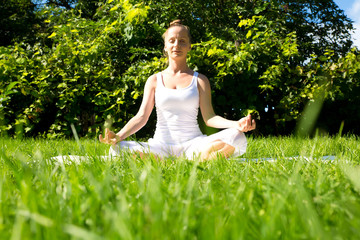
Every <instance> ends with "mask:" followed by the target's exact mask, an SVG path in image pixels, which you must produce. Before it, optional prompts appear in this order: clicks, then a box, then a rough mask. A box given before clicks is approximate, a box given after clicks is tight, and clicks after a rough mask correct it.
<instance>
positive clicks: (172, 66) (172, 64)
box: [166, 58, 191, 74]
mask: <svg viewBox="0 0 360 240" xmlns="http://www.w3.org/2000/svg"><path fill="white" fill-rule="evenodd" d="M166 70H167V71H169V72H171V73H174V74H175V73H182V72H188V71H189V70H191V69H190V68H189V66H188V65H187V63H186V59H184V60H180V61H179V60H177V61H175V60H173V59H170V58H169V66H168V67H167V69H166Z"/></svg>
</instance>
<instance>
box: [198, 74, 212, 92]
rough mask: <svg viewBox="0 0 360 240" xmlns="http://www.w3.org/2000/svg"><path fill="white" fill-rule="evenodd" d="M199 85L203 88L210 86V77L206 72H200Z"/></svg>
mask: <svg viewBox="0 0 360 240" xmlns="http://www.w3.org/2000/svg"><path fill="white" fill-rule="evenodd" d="M198 86H199V87H201V88H202V89H206V88H209V87H210V82H209V79H208V78H207V77H206V76H205V75H204V74H201V73H199V76H198Z"/></svg>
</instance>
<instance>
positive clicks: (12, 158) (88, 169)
mask: <svg viewBox="0 0 360 240" xmlns="http://www.w3.org/2000/svg"><path fill="white" fill-rule="evenodd" d="M0 145H1V152H0V158H1V159H0V239H360V167H359V163H360V143H359V139H358V138H357V137H354V136H348V137H333V138H330V137H316V138H313V139H299V138H295V137H279V138H276V137H270V138H256V139H252V138H250V139H249V145H248V151H247V153H246V154H245V155H244V156H242V157H245V158H246V159H253V158H259V157H260V158H263V157H271V158H277V159H278V161H276V162H266V161H263V162H255V161H252V160H247V161H241V160H240V159H237V158H232V159H229V160H225V159H218V160H215V161H210V162H205V163H198V162H191V161H187V160H184V159H166V160H164V161H157V160H156V159H153V158H147V159H144V160H140V159H139V158H136V157H134V156H131V155H125V156H124V157H123V159H112V160H107V161H104V160H102V159H101V158H100V157H99V156H102V155H105V154H106V151H107V148H108V147H107V146H106V145H102V144H100V143H99V142H98V141H96V140H81V141H80V142H79V143H77V142H76V141H69V140H34V139H28V140H14V139H0ZM57 155H89V156H90V157H89V160H88V161H85V162H82V163H80V164H75V163H69V164H65V165H64V164H57V163H56V162H53V161H51V160H49V159H50V158H51V157H53V156H57ZM325 155H334V156H336V160H335V161H321V160H320V158H321V157H322V156H325ZM290 156H306V157H307V159H309V160H305V159H304V158H302V157H300V158H298V159H295V160H289V159H286V158H285V157H290Z"/></svg>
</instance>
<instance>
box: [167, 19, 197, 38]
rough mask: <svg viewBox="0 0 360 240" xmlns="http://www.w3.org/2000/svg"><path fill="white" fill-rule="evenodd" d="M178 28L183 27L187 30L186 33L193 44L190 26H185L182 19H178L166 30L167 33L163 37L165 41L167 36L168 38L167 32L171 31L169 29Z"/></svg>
mask: <svg viewBox="0 0 360 240" xmlns="http://www.w3.org/2000/svg"><path fill="white" fill-rule="evenodd" d="M176 26H179V27H183V28H185V29H186V31H187V33H188V37H189V41H190V43H191V35H190V28H189V27H188V26H186V25H184V24H183V23H182V21H181V20H180V19H176V20H174V21H172V22H171V23H170V25H169V27H168V28H167V29H166V31H165V32H164V34H163V35H162V38H163V39H164V40H165V36H166V34H167V32H168V31H169V29H170V28H172V27H176Z"/></svg>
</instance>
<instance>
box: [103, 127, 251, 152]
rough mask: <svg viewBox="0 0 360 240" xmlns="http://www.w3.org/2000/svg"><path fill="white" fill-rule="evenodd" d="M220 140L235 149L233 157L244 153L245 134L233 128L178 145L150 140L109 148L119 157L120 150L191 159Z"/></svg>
mask: <svg viewBox="0 0 360 240" xmlns="http://www.w3.org/2000/svg"><path fill="white" fill-rule="evenodd" d="M217 140H220V141H222V142H224V143H226V144H229V145H231V146H233V147H234V148H235V152H234V154H233V156H240V155H242V154H244V153H245V151H246V146H247V141H246V137H245V134H244V133H243V132H240V131H239V130H237V129H235V128H229V129H224V130H222V131H220V132H217V133H214V134H212V135H210V136H207V135H200V136H198V137H196V138H194V139H191V140H189V141H186V142H183V143H180V144H167V143H164V142H160V141H158V140H156V139H153V138H150V139H149V140H148V142H136V141H122V142H120V143H118V144H117V145H115V146H111V148H110V155H111V156H118V155H120V150H130V151H136V152H142V153H153V154H155V155H157V156H160V157H169V156H176V157H180V156H185V157H186V158H188V159H193V158H195V157H197V156H199V154H200V153H201V152H202V151H203V150H204V149H206V148H207V147H208V146H209V144H210V143H212V142H214V141H217Z"/></svg>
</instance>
